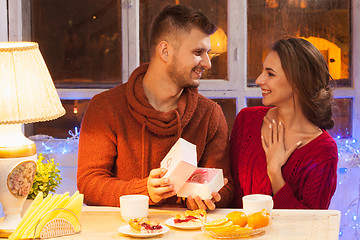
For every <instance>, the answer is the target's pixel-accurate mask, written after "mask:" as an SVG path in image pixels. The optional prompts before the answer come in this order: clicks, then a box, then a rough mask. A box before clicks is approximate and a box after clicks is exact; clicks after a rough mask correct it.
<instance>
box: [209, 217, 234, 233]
mask: <svg viewBox="0 0 360 240" xmlns="http://www.w3.org/2000/svg"><path fill="white" fill-rule="evenodd" d="M232 226H233V222H232V221H229V220H226V222H224V223H223V224H218V225H213V226H205V230H206V231H215V230H219V229H226V228H229V227H232Z"/></svg>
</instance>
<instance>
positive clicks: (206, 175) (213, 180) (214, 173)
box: [177, 168, 224, 200]
mask: <svg viewBox="0 0 360 240" xmlns="http://www.w3.org/2000/svg"><path fill="white" fill-rule="evenodd" d="M199 171H204V172H199ZM197 172H199V173H197ZM223 186H224V176H223V171H222V169H216V168H197V169H196V171H195V172H194V174H193V175H192V176H190V178H189V179H188V180H187V181H186V182H185V183H184V185H183V186H182V188H181V189H180V190H179V191H178V192H177V196H178V197H188V196H192V197H195V196H199V197H200V198H201V199H202V200H205V199H211V198H212V196H211V193H213V192H218V191H219V190H220V189H221V188H222V187H223Z"/></svg>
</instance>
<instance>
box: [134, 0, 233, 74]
mask: <svg viewBox="0 0 360 240" xmlns="http://www.w3.org/2000/svg"><path fill="white" fill-rule="evenodd" d="M168 4H184V5H188V6H191V7H193V8H194V9H198V10H200V11H201V12H203V13H204V14H205V15H206V16H207V17H209V18H210V19H211V20H212V21H213V22H214V23H215V24H216V25H217V26H218V28H219V29H218V30H217V32H215V33H214V34H213V35H212V36H211V43H212V44H211V52H210V53H209V56H210V58H211V63H212V67H211V69H209V70H207V71H205V72H204V73H203V76H202V78H203V79H228V73H227V34H228V33H227V0H221V1H219V0H176V1H174V0H140V63H145V62H148V61H149V60H150V52H149V36H150V25H151V21H152V19H153V17H154V16H155V15H156V14H157V13H158V12H159V11H160V10H161V9H162V8H163V7H164V6H166V5H168Z"/></svg>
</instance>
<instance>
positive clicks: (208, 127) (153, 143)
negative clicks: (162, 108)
mask: <svg viewBox="0 0 360 240" xmlns="http://www.w3.org/2000/svg"><path fill="white" fill-rule="evenodd" d="M147 67H148V65H147V64H144V65H142V66H140V67H139V68H137V69H135V70H134V72H133V73H132V75H131V76H130V78H129V81H128V82H127V83H125V84H122V85H119V86H117V87H115V88H112V89H110V90H108V91H105V92H103V93H100V94H98V95H96V96H94V97H93V99H92V100H91V101H90V103H89V106H88V109H87V111H86V113H85V115H84V118H83V120H82V124H81V131H80V142H79V155H78V173H77V185H78V189H79V191H80V192H81V193H83V194H84V197H85V203H86V204H88V205H107V206H119V197H120V196H122V195H126V194H144V195H148V192H147V180H148V175H149V172H150V171H151V170H152V169H154V168H159V167H160V162H161V160H162V159H163V158H164V157H165V155H166V154H167V152H168V151H169V150H170V148H171V147H172V146H173V145H174V144H175V142H176V141H177V140H178V139H179V137H182V138H184V139H186V140H187V141H189V142H191V143H193V144H195V145H196V146H197V160H198V166H199V167H208V168H222V169H223V173H224V177H227V178H228V179H229V183H228V184H227V185H226V186H224V187H223V188H222V189H221V190H220V194H221V197H222V200H221V202H219V203H217V206H218V207H225V206H227V205H228V204H229V203H231V201H232V196H233V191H234V190H233V187H232V179H231V172H230V160H229V155H228V149H229V136H228V130H227V129H228V128H227V124H226V120H225V117H224V115H223V112H222V110H221V108H220V106H219V105H218V104H216V103H215V102H213V101H211V100H209V99H207V98H205V97H203V96H201V95H200V94H198V91H197V88H186V89H184V91H183V94H182V96H181V97H180V99H179V102H178V107H177V109H175V110H172V111H170V112H159V111H157V110H155V109H154V108H153V107H152V106H151V105H150V104H149V102H148V100H147V97H146V95H145V93H144V90H143V87H142V79H143V76H144V74H145V72H146V70H147ZM176 201H177V198H176V196H175V197H172V198H169V199H166V200H165V201H162V202H161V204H163V205H166V206H172V205H173V206H176V205H174V203H175V202H176ZM150 204H153V203H152V202H150Z"/></svg>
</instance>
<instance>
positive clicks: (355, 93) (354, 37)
mask: <svg viewBox="0 0 360 240" xmlns="http://www.w3.org/2000/svg"><path fill="white" fill-rule="evenodd" d="M121 4H122V9H121V14H122V16H121V18H122V57H123V62H122V79H123V82H126V81H127V79H128V77H129V75H130V74H131V72H132V71H133V70H134V69H135V68H136V67H137V66H138V65H139V64H140V44H139V43H140V41H139V7H140V0H122V1H121ZM351 5H352V7H351V8H350V9H351V11H352V12H351V13H350V14H351V16H352V20H351V25H352V28H351V46H352V47H351V55H350V56H351V58H352V59H351V60H352V61H351V63H352V65H351V66H350V70H351V72H350V76H351V78H352V86H351V87H342V88H337V89H335V91H334V97H335V98H352V99H353V105H352V111H353V112H352V114H353V116H352V124H353V129H352V136H353V138H355V139H359V138H360V108H359V107H355V106H360V67H355V66H360V8H359V7H356V6H360V0H351ZM227 6H228V78H229V79H228V80H222V79H212V80H201V83H200V87H199V92H200V93H201V94H202V95H204V96H206V97H208V98H235V99H236V113H238V112H239V111H240V110H241V109H242V108H244V107H246V99H247V98H260V97H261V93H260V91H259V89H258V88H249V87H247V74H246V73H247V1H246V0H244V1H237V0H227ZM0 16H1V17H0V18H1V21H0V32H1V33H0V39H1V41H29V40H31V25H30V22H31V21H30V20H31V19H30V16H31V2H30V0H28V1H21V0H7V1H1V3H0ZM105 90H106V89H96V88H94V89H63V88H58V89H57V91H58V94H59V97H60V98H61V99H90V98H92V97H93V96H94V95H95V94H98V93H100V92H102V91H105Z"/></svg>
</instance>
